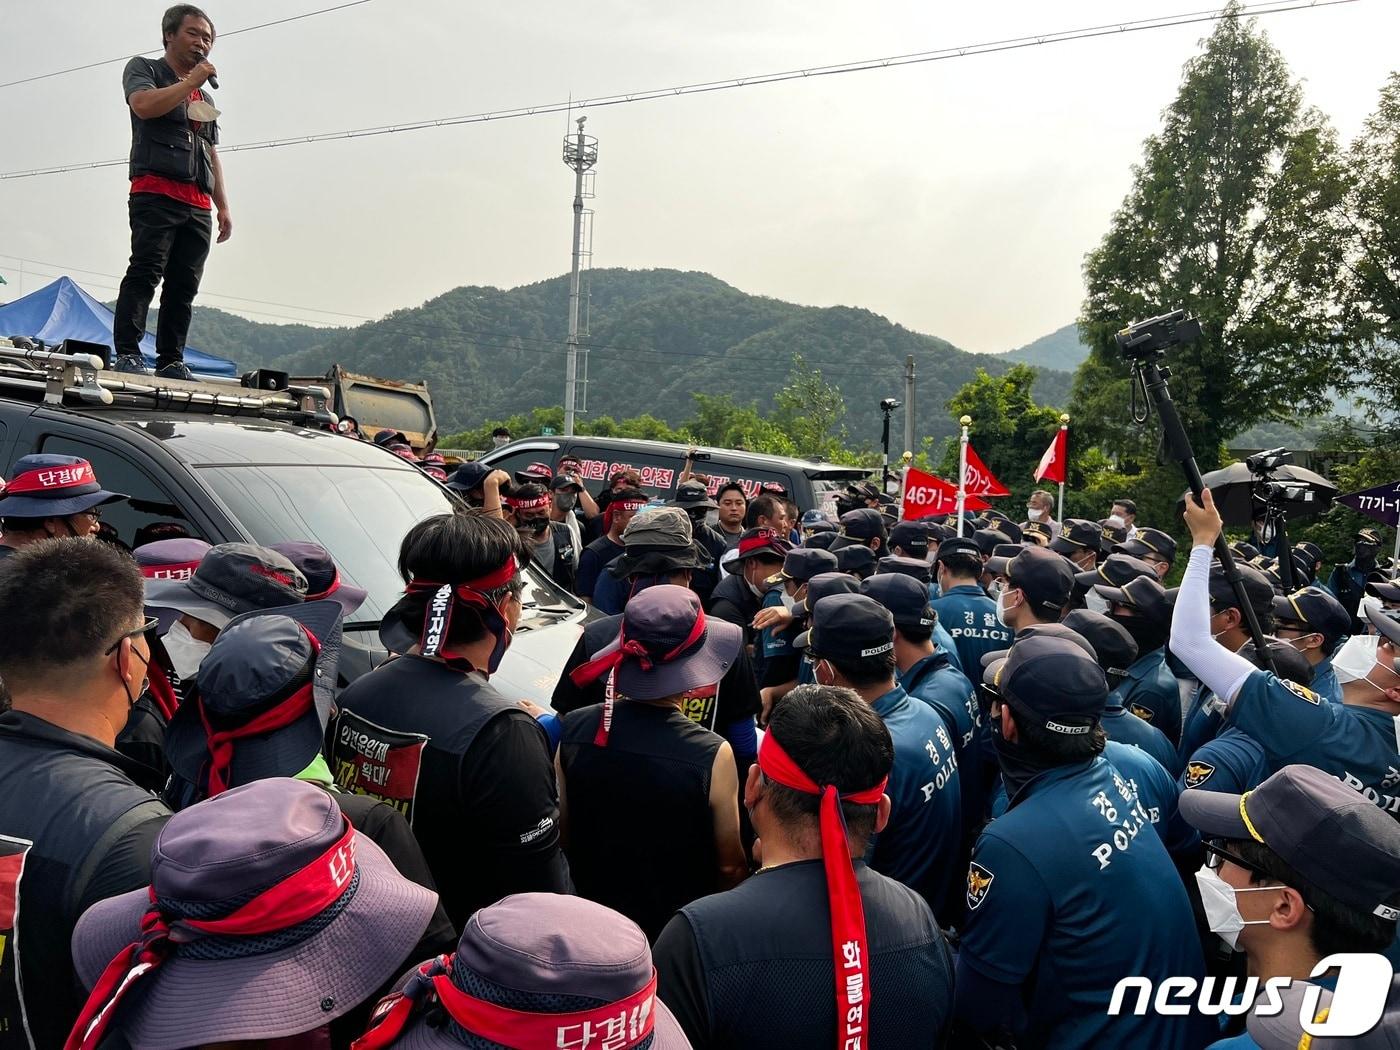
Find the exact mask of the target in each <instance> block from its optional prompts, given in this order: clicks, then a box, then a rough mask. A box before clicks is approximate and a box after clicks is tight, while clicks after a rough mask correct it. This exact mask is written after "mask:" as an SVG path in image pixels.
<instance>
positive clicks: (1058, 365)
mask: <svg viewBox="0 0 1400 1050" xmlns="http://www.w3.org/2000/svg"><path fill="white" fill-rule="evenodd" d="M1003 356H1004V357H1005V358H1006V360H1008V361H1020V362H1022V363H1024V364H1028V365H1035V367H1036V368H1054V369H1058V370H1059V371H1061V372H1073V371H1074V370H1075V369H1076V368H1078V367H1079V365H1080V363H1081V362H1083V360H1084V359H1085V358H1086V357H1088V356H1089V348H1088V347H1087V346H1085V345H1084V344H1083V343H1082V342H1080V341H1079V326H1078V325H1077V324H1067V325H1065V326H1064V327H1063V328H1057V329H1056V330H1055V331H1053V332H1051V333H1050V334H1049V335H1042V336H1041V337H1040V338H1039V339H1037V340H1035V341H1034V342H1030V343H1027V344H1026V345H1025V346H1022V347H1018V348H1017V349H1015V350H1011V351H1008V352H1007V353H1006V354H1004V355H1003Z"/></svg>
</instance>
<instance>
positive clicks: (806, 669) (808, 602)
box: [792, 572, 860, 685]
mask: <svg viewBox="0 0 1400 1050" xmlns="http://www.w3.org/2000/svg"><path fill="white" fill-rule="evenodd" d="M859 593H860V581H859V580H857V579H856V578H855V577H854V576H852V575H850V574H849V573H845V572H824V573H821V574H819V575H817V576H813V577H812V578H811V579H810V580H808V581H807V590H806V593H805V594H804V595H803V596H802V597H801V598H798V599H797V601H795V602H793V603H792V616H793V629H794V630H795V631H796V632H797V633H798V634H801V633H802V632H803V631H805V630H806V629H807V623H808V621H809V620H810V619H811V616H812V607H813V606H815V605H816V604H817V602H819V601H821V600H822V599H823V598H825V597H827V596H829V595H832V594H859ZM816 682H817V677H816V675H815V674H814V673H813V671H812V662H811V661H810V660H799V661H798V663H797V684H798V685H815V684H816Z"/></svg>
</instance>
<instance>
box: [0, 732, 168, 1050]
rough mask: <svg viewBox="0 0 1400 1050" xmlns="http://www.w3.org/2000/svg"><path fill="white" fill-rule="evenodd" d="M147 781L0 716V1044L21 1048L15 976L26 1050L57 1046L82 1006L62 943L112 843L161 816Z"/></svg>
mask: <svg viewBox="0 0 1400 1050" xmlns="http://www.w3.org/2000/svg"><path fill="white" fill-rule="evenodd" d="M148 775H149V771H147V770H144V769H142V768H141V767H139V766H138V765H137V764H136V763H133V762H130V761H128V760H127V759H125V758H123V757H122V756H121V755H119V754H118V753H117V752H115V751H112V750H110V749H109V748H107V747H104V746H103V745H102V744H100V743H98V742H97V741H95V740H90V739H88V738H86V737H81V736H78V735H76V734H74V733H70V732H68V731H67V730H64V729H60V728H59V727H57V726H54V725H52V724H50V723H48V722H45V721H44V720H42V719H39V718H35V717H33V716H32V715H27V714H22V713H18V712H14V711H9V712H6V713H5V714H4V715H0V836H3V838H0V885H3V886H4V888H5V889H6V890H10V889H11V888H12V887H13V889H14V892H15V897H14V900H15V902H16V905H17V909H18V913H19V919H18V921H19V929H18V931H17V933H18V936H15V934H16V931H15V930H14V929H13V927H12V922H13V921H14V914H13V913H9V914H4V915H0V937H3V942H4V947H3V950H0V1045H3V1046H6V1047H8V1046H12V1045H13V1046H18V1047H24V1046H28V1045H31V1044H30V1043H29V1042H27V1041H26V1037H25V1028H26V1026H25V1021H24V1019H22V1018H21V1016H20V1014H19V995H18V986H17V984H16V977H17V976H18V977H19V978H21V979H22V981H23V986H24V988H25V992H26V994H25V997H24V1008H25V1016H26V1017H27V1020H28V1030H29V1033H30V1035H31V1036H32V1037H33V1039H32V1045H33V1046H36V1047H39V1048H41V1050H43V1048H47V1047H57V1046H62V1045H63V1041H64V1039H65V1038H66V1037H67V1035H68V1030H69V1029H70V1028H71V1027H72V1025H73V1022H74V1021H75V1020H76V1019H77V1016H78V1010H79V1008H80V1007H81V1006H82V1002H81V1000H80V999H78V998H77V997H76V993H75V989H76V988H77V986H78V982H77V977H76V975H75V974H74V972H73V957H72V953H71V949H70V944H69V942H70V940H71V939H72V936H73V927H74V926H76V925H77V922H78V917H79V915H80V913H81V907H82V904H83V899H84V896H85V894H86V893H87V891H88V887H89V886H90V885H91V884H92V882H93V879H94V877H95V876H96V875H97V874H98V870H99V868H100V866H101V864H102V862H103V861H104V860H105V859H106V857H107V854H108V852H109V851H110V850H111V848H112V847H113V846H114V845H115V844H116V843H117V842H118V841H120V840H121V839H122V838H124V837H125V836H126V835H127V834H129V833H130V832H132V831H134V830H135V829H136V828H137V827H139V826H140V825H142V824H144V823H145V822H147V821H150V820H159V819H161V818H163V817H166V816H168V815H169V810H167V809H166V808H165V806H163V805H162V804H161V803H160V801H159V800H157V799H156V797H155V796H154V795H153V794H151V792H150V791H148V790H146V789H145V788H144V787H142V786H138V784H137V783H136V779H138V778H141V779H145V778H146V777H147V776H148ZM127 888H128V889H137V888H138V886H130V887H127ZM0 896H8V894H0ZM16 958H18V959H20V960H22V962H21V964H20V965H21V966H22V967H23V972H22V973H21V974H18V975H17V974H16V972H15V960H16ZM11 1040H13V1042H11Z"/></svg>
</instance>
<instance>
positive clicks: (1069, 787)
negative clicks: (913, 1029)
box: [956, 633, 1210, 1050]
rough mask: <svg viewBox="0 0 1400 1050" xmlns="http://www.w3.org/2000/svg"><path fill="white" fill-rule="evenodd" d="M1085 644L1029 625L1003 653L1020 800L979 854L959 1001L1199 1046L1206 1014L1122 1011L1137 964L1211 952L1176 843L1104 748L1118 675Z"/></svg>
mask: <svg viewBox="0 0 1400 1050" xmlns="http://www.w3.org/2000/svg"><path fill="white" fill-rule="evenodd" d="M1086 649H1087V643H1084V644H1083V645H1081V644H1080V643H1077V642H1075V641H1072V640H1070V639H1068V638H1064V637H1050V636H1046V635H1044V634H1042V633H1031V634H1028V635H1026V636H1025V637H1022V638H1021V639H1019V640H1018V641H1017V642H1016V644H1015V645H1014V646H1013V647H1012V649H1011V654H1010V655H1009V656H1008V657H1007V658H1006V660H1005V662H1001V663H998V664H995V665H993V667H992V668H989V670H990V671H991V673H992V676H993V679H994V681H995V684H996V688H997V690H998V691H999V693H1000V695H999V697H997V698H994V699H993V701H992V716H993V719H994V722H995V725H996V741H997V757H998V761H999V764H1000V766H1001V771H1002V779H1003V781H1004V782H1005V784H1006V787H1007V790H1008V795H1009V798H1010V804H1009V806H1008V808H1007V810H1006V813H1005V814H1004V815H1002V816H1001V817H998V818H997V819H996V820H994V821H992V822H991V823H990V824H988V825H987V827H986V828H985V829H984V830H983V832H982V835H981V837H980V838H979V839H978V840H977V846H976V849H975V850H974V851H973V855H972V863H971V865H970V866H969V868H968V874H967V891H966V897H967V907H968V914H967V919H966V921H965V924H964V927H963V932H962V946H961V950H960V953H959V956H958V974H957V1005H956V1012H957V1015H958V1016H959V1018H960V1019H961V1020H962V1022H963V1024H964V1025H965V1026H966V1027H967V1028H968V1029H969V1030H970V1031H972V1032H974V1033H976V1034H977V1035H978V1036H980V1037H982V1038H983V1039H984V1040H987V1041H990V1040H991V1039H993V1038H996V1037H997V1036H998V1035H1001V1034H1009V1036H1010V1039H1011V1041H1013V1042H1015V1043H1016V1044H1017V1045H1021V1046H1037V1047H1047V1048H1051V1050H1064V1048H1069V1047H1085V1048H1088V1047H1106V1046H1112V1047H1115V1048H1130V1050H1136V1048H1141V1050H1188V1048H1189V1050H1194V1048H1196V1047H1199V1046H1200V1045H1202V1044H1203V1043H1204V1042H1205V1041H1206V1040H1207V1039H1208V1038H1209V1035H1210V1026H1209V1023H1208V1021H1207V1022H1205V1023H1204V1024H1201V1023H1198V1022H1197V1021H1196V1020H1193V1019H1190V1018H1181V1017H1162V1016H1159V1015H1152V1014H1148V1015H1145V1016H1135V1015H1131V1014H1126V1015H1123V1016H1115V1017H1110V1016H1109V1015H1108V1006H1109V1003H1110V1000H1111V997H1112V993H1113V989H1114V986H1115V985H1116V984H1117V982H1118V980H1119V978H1121V977H1122V976H1124V975H1125V974H1131V975H1135V976H1143V977H1146V978H1148V979H1149V980H1151V981H1153V982H1154V984H1155V983H1156V982H1158V981H1161V980H1165V979H1166V978H1168V977H1188V978H1200V977H1201V976H1202V975H1203V973H1204V963H1203V960H1202V958H1201V950H1200V945H1199V943H1198V940H1197V937H1196V934H1195V923H1194V921H1193V919H1192V913H1191V905H1190V902H1189V901H1188V899H1187V896H1186V891H1185V889H1184V888H1183V887H1182V885H1181V881H1180V879H1179V878H1178V877H1177V874H1176V871H1175V869H1174V867H1173V864H1172V860H1171V857H1170V856H1169V855H1168V854H1167V851H1166V848H1165V847H1164V846H1163V845H1162V841H1161V839H1160V838H1159V837H1158V835H1157V834H1155V833H1152V832H1150V831H1149V830H1148V829H1149V828H1150V826H1151V817H1150V815H1149V814H1148V812H1147V809H1146V807H1145V806H1144V805H1143V803H1142V801H1141V798H1140V797H1139V795H1138V794H1137V793H1136V792H1135V791H1134V790H1133V788H1132V787H1131V785H1130V784H1129V783H1128V781H1127V779H1126V778H1125V777H1124V776H1123V775H1122V774H1121V773H1120V772H1119V771H1118V770H1117V769H1116V768H1115V767H1114V766H1113V765H1112V764H1111V763H1110V762H1109V761H1108V760H1106V759H1104V758H1103V757H1102V753H1103V750H1104V746H1105V743H1106V738H1105V737H1104V734H1103V729H1102V727H1101V726H1100V725H1099V718H1100V713H1101V712H1102V710H1103V707H1104V703H1105V702H1106V700H1107V699H1108V683H1107V681H1106V680H1105V678H1104V674H1103V671H1102V670H1101V669H1100V668H1099V666H1098V664H1097V663H1096V662H1095V661H1094V658H1093V657H1092V656H1090V655H1089V653H1088V652H1087V651H1086Z"/></svg>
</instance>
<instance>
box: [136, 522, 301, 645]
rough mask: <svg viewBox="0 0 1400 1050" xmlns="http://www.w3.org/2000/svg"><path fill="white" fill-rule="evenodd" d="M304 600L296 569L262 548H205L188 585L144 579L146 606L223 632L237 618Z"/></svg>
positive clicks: (240, 545)
mask: <svg viewBox="0 0 1400 1050" xmlns="http://www.w3.org/2000/svg"><path fill="white" fill-rule="evenodd" d="M305 600H306V577H305V576H303V575H302V574H301V570H300V569H298V568H297V567H296V566H295V565H293V564H292V563H291V562H290V561H288V560H287V559H286V557H285V556H283V555H281V554H278V553H277V552H276V551H274V550H269V549H268V548H267V547H258V546H256V545H254V544H251V543H221V544H219V545H218V546H217V547H210V548H209V550H208V552H207V553H206V554H205V555H204V557H203V558H202V559H201V560H200V562H199V567H198V568H197V569H195V570H194V574H193V575H192V576H190V578H189V579H188V580H149V579H148V580H147V581H146V602H145V603H146V606H147V607H148V608H157V609H174V610H176V611H177V612H181V613H186V614H188V615H190V616H193V617H195V618H196V619H198V620H203V621H204V622H205V623H208V624H212V625H213V626H215V627H217V628H219V629H220V630H222V629H223V628H224V627H227V626H228V622H229V621H230V620H232V619H233V618H234V617H235V616H238V615H239V614H240V613H246V612H252V611H253V610H254V609H275V608H276V607H278V606H279V605H291V604H294V603H296V602H302V601H305Z"/></svg>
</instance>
